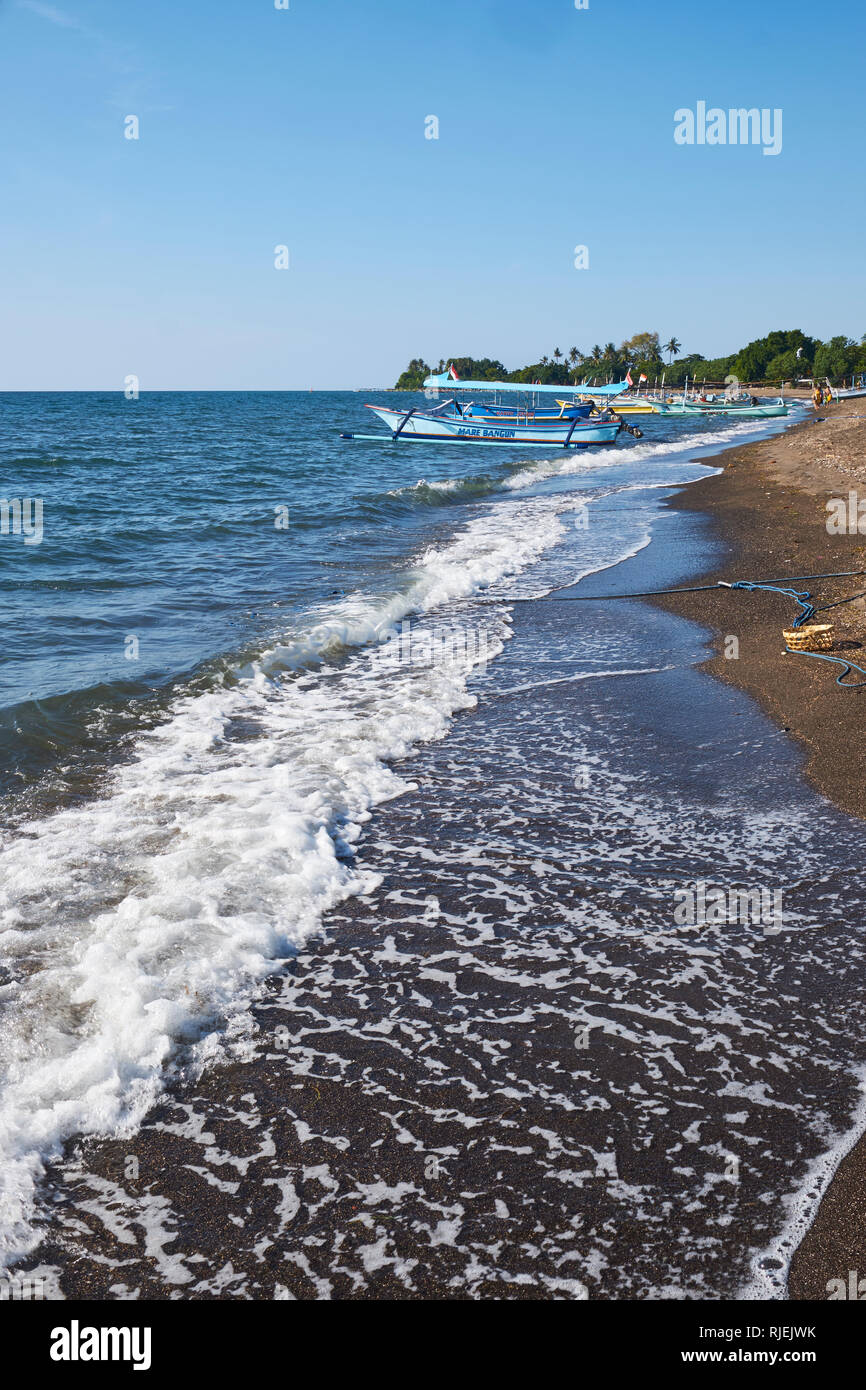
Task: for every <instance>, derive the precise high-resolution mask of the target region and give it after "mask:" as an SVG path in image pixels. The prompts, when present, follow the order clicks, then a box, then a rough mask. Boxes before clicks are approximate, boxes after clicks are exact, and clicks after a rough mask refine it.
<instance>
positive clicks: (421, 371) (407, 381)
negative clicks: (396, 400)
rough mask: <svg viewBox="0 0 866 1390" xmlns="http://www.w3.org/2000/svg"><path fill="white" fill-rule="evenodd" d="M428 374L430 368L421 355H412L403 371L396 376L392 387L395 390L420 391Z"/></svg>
mask: <svg viewBox="0 0 866 1390" xmlns="http://www.w3.org/2000/svg"><path fill="white" fill-rule="evenodd" d="M429 375H430V368H429V367H428V366H427V363H426V362H425V361H424V359H423V357H413V358H412V361H411V362H410V363H409V365H408V367H407V368H406V370H405V372H402V373H401V375H400V376H399V377H398V378H397V383H396V385H395V387H394V390H395V391H420V390H421V389H422V388H423V386H424V379H425V377H428V376H429Z"/></svg>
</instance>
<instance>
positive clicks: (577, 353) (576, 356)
mask: <svg viewBox="0 0 866 1390" xmlns="http://www.w3.org/2000/svg"><path fill="white" fill-rule="evenodd" d="M582 356H583V353H582V352H581V350H580V348H572V349H571V351H570V352H569V354H568V360H569V362H572V363H574V364H577V363H578V362H579V361H580V359H581V357H582Z"/></svg>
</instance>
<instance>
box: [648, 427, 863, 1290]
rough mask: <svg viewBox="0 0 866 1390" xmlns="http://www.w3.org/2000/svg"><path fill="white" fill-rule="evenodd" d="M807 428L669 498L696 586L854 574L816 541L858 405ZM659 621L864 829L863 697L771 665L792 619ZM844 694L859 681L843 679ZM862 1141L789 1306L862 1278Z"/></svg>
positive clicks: (847, 479) (845, 467) (851, 463)
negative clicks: (688, 643)
mask: <svg viewBox="0 0 866 1390" xmlns="http://www.w3.org/2000/svg"><path fill="white" fill-rule="evenodd" d="M822 414H823V415H824V417H825V418H823V419H821V418H820V417H818V418H816V417H815V416H813V417H811V418H810V419H809V420H808V421H807V422H806V423H805V424H803V425H801V426H799V427H797V428H794V429H792V430H789V431H788V432H786V433H785V434H784V435H783V436H782V437H780V438H775V439H769V440H765V441H762V442H761V443H758V444H751V445H749V446H747V447H746V448H744V449H734V450H731V451H729V452H728V453H727V454H725V455H723V456H722V458H721V459H720V462H722V463H723V464H724V473H723V474H721V475H719V476H716V477H713V478H709V479H706V480H705V481H704V482H701V483H697V484H695V485H694V486H693V487H690V488H688V489H686V490H685V491H684V492H682V493H680V494H679V495H678V496H677V498H676V499H675V500H674V501H673V502H672V504H671V505H673V506H674V507H677V508H681V509H685V510H695V511H702V512H708V513H710V514H711V515H712V517H713V519H714V524H715V527H716V529H717V531H718V533H719V534H720V535H721V536H723V537H724V540H725V543H726V546H727V549H728V557H727V558H726V560H725V562H724V563H723V564H722V565H720V566H719V567H718V569H716V570H714V571H713V572H712V573H711V574H708V575H707V576H705V577H704V580H703V582H713V581H714V580H716V579H719V580H726V581H728V582H730V581H732V580H735V579H757V578H761V577H767V578H770V577H781V576H785V575H796V574H816V573H819V572H825V571H834V570H863V569H866V539H864V536H862V535H859V534H858V535H853V536H852V535H829V534H828V532H827V526H826V521H827V516H828V513H827V502H828V500H829V499H830V498H847V497H848V494H849V491H850V490H854V491H856V492H857V494H858V496H859V497H860V498H862V497H864V496H866V418H864V417H866V402H864V401H862V400H851V401H847V402H843V403H840V404H838V405H834V406H832V407H830V408H829V409H827V410H826V411H825V412H822ZM795 587H799V588H806V589H811V590H812V592H813V595H818V597H816V598H815V599H814V601H815V603H816V604H818V603H832V602H834V601H836V600H838V599H842V598H845V597H847V596H848V595H850V594H853V593H856V592H858V591H860V590H862V589H866V578H864V577H863V576H861V577H860V578H859V579H855V578H851V579H839V580H829V581H828V580H822V581H818V580H815V581H813V582H812V583H811V584H810V583H804V584H801V585H797V586H795ZM658 602H659V603H661V604H663V605H664V606H665V607H666V608H668V609H669V610H671V611H674V612H677V613H681V614H683V615H685V616H687V617H691V618H694V619H696V620H697V621H699V622H701V623H702V624H704V625H705V626H706V627H708V628H710V629H711V630H713V631H715V633H716V639H715V644H714V645H715V646H716V648H717V654H716V655H715V656H714V657H713V658H712V659H711V660H709V661H708V662H707V666H706V669H708V670H710V671H712V672H713V674H714V675H715V676H718V677H719V678H720V679H721V680H724V681H726V682H729V683H731V684H732V685H736V686H739V687H740V688H742V689H744V690H746V691H748V693H749V694H750V695H752V696H753V697H754V698H755V699H756V700H757V701H758V702H759V703H760V705H761V706H762V708H763V709H765V710H766V711H767V712H768V714H770V716H771V717H772V718H773V719H774V720H775V721H776V722H777V723H779V724H780V725H781V726H782V727H783V728H784V729H785V731H786V732H787V733H789V734H790V736H791V737H792V738H793V739H795V740H796V741H797V743H798V744H800V746H801V747H802V748H803V750H804V753H805V765H804V771H805V774H806V776H807V777H808V778H809V780H810V781H811V782H812V783H813V785H814V786H815V787H816V788H817V789H818V790H819V791H820V792H821V793H822V794H823V795H824V796H826V797H828V798H829V799H830V800H832V801H833V802H835V803H836V804H837V805H838V806H841V807H843V808H844V809H845V810H846V811H849V812H850V813H851V814H852V815H854V816H859V817H864V816H866V737H864V734H866V689H860V690H842V689H840V688H839V687H838V686H837V685H836V683H835V677H836V675H837V674H839V672H840V671H841V669H842V668H841V667H833V666H830V665H829V664H827V663H825V662H820V661H813V660H811V659H810V658H808V657H801V656H792V655H789V654H785V652H784V649H783V643H782V641H781V640H780V639H781V629H782V628H783V627H787V626H789V625H790V617H791V614H792V612H793V611H794V608H793V605H792V604H790V603H789V602H787V601H786V600H784V599H781V598H779V597H777V596H775V595H770V594H762V593H752V594H748V595H742V596H733V595H731V594H730V593H728V592H727V591H725V590H722V591H720V592H719V593H709V594H691V595H684V596H681V597H678V598H676V599H661V600H658ZM828 617H830V618H832V621H833V622H834V624H835V627H836V632H835V634H834V637H835V647H834V654H835V655H844V654H845V652H846V651H847V652H850V655H851V659H852V660H853V661H855V662H857V663H858V664H860V665H866V598H864V597H861V598H857V599H855V601H854V602H853V603H850V604H844V605H843V606H841V607H839V608H836V609H834V610H833V611H832V613H831V614H829V615H828ZM729 634H731V635H735V636H737V637H738V638H739V653H740V655H739V659H738V660H726V659H725V657H724V655H723V650H724V643H725V638H726V637H727V636H728V635H729ZM848 679H850V680H851V681H855V680H862V679H864V677H862V676H859V675H858V674H857V673H856V672H855V673H854V674H853V675H852V676H851V677H849V678H848ZM864 1210H866V1138H864V1139H861V1140H860V1142H859V1143H858V1144H856V1145H855V1147H854V1148H853V1149H852V1150H851V1152H850V1153H848V1154H847V1156H846V1157H845V1158H844V1159H843V1160H842V1162H841V1163H840V1165H839V1168H838V1170H837V1172H836V1175H835V1177H834V1178H833V1180H832V1182H831V1184H830V1186H829V1188H828V1190H827V1191H826V1193H825V1195H824V1198H823V1200H822V1202H821V1205H820V1209H819V1211H818V1214H817V1217H816V1219H815V1221H814V1224H813V1225H812V1227H811V1229H810V1230H809V1232H808V1234H807V1235H806V1237H805V1239H804V1240H803V1241H802V1243H801V1245H800V1247H799V1249H798V1250H797V1253H796V1255H795V1256H794V1259H793V1261H792V1264H791V1272H790V1279H789V1285H788V1291H789V1296H790V1297H791V1298H795V1299H826V1298H827V1297H828V1294H827V1284H828V1281H830V1280H832V1279H839V1278H843V1279H845V1280H846V1281H847V1277H848V1271H849V1270H852V1269H853V1270H858V1271H860V1274H861V1275H862V1274H863V1272H864V1271H866V1221H864V1217H863V1213H864Z"/></svg>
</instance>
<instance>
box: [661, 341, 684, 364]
mask: <svg viewBox="0 0 866 1390" xmlns="http://www.w3.org/2000/svg"><path fill="white" fill-rule="evenodd" d="M681 347H682V343H680V342H678V341H677V339H676V338H671V340H670V342H668V343H665V345H664V347H663V348H662V352H669V353H670V357H669V359H668V365H670V363H671V362H673V360H674V358H675V357H676V356H677V354H678V352H679V351H680V349H681Z"/></svg>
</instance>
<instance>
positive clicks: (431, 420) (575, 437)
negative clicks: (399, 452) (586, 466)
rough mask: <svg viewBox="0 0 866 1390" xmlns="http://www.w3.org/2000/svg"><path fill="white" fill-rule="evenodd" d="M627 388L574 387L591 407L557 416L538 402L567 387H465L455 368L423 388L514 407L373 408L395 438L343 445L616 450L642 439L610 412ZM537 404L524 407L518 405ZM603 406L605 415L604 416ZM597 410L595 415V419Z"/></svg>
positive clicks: (572, 404)
mask: <svg viewBox="0 0 866 1390" xmlns="http://www.w3.org/2000/svg"><path fill="white" fill-rule="evenodd" d="M624 387H625V382H611V383H610V384H609V385H607V386H600V387H592V388H587V387H584V386H580V387H578V386H575V387H574V395H575V397H578V396H581V395H582V396H586V395H590V397H591V399H590V400H589V402H587V401H585V400H584V401H580V400H578V399H575V400H572V401H557V405H558V407H559V409H558V410H554V409H553V408H552V407H551V408H548V409H544V407H543V406H541V405H540V403H539V402H538V401H537V399H534V398H536V397H538V396H540V395H544V394H555V393H556V392H559V394H560V395H563V394H564V393H565V392H567V391H568V390H569V388H568V387H566V388H563V387H562V386H544V385H541V384H540V383H537V382H516V381H461V380H460V379H459V377H457V374H456V373H455V372H454V370H453V368H449V370H448V371H447V372H440V373H434V374H433V375H432V376H429V377H428V378H427V380H426V381H425V382H424V388H425V391H426V392H430V391H441V390H449V391H454V390H455V389H459V390H460V391H461V393H462V392H463V391H485V392H491V393H492V394H493V395H494V396H499V395H507V396H512V397H515V403H514V404H513V405H505V404H502V403H501V402H499V401H494V403H493V404H491V405H478V406H476V405H470V404H468V403H463V402H459V401H457V400H456V399H455V398H452V399H451V400H448V401H445V402H444V403H443V404H442V405H438V406H428V407H426V408H425V407H422V406H412V407H410V409H408V410H399V409H397V410H395V409H394V408H393V407H390V406H377V405H368V406H367V409H368V410H372V411H373V413H374V414H375V415H378V417H379V419H380V420H381V421H382V422H383V424H385V425H387V426H388V429H389V430H390V435H376V434H357V433H344V434H342V435H341V438H342V439H376V440H379V441H380V442H381V441H382V440H386V439H389V438H390V440H392V441H393V440H398V439H406V440H416V441H420V440H423V441H426V442H427V443H439V444H443V443H452V444H454V443H468V444H498V445H510V446H511V447H519V448H535V449H538V448H544V449H549V448H551V447H554V448H561V449H582V448H588V447H590V446H591V445H598V444H613V443H615V441H616V437H617V435H618V434H619V432H620V430H628V431H629V432H630V433H632V434H639V433H640V431H638V430H635V429H634V427H633V426H630V425H626V424H625V423H624V422H623V421H622V420H621V419H620V418H619V417H618V416H617V415H616V414H614V413H613V412H610V411H607V410H605V409H604V408H603V407H604V405H605V403H606V402H608V401H610V400H612V399H615V397H616V396H618V395H620V394H621V393H622V391H623V389H624ZM518 397H522V398H527V397H529V398H533V399H532V400H531V402H529V401H525V403H524V404H521V403H520V401H519V400H518V399H517V398H518ZM599 406H601V407H602V408H601V410H599ZM593 410H595V412H596V413H595V414H593V413H592V412H593Z"/></svg>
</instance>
